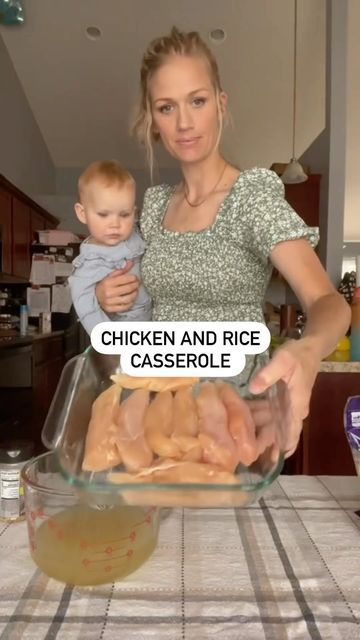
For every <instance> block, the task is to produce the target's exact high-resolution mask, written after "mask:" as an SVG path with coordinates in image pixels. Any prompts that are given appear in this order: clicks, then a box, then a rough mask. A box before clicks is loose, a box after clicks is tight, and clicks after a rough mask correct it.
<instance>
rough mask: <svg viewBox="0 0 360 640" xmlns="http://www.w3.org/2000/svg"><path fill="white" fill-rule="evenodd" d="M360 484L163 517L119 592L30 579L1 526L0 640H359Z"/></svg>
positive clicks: (334, 483)
mask: <svg viewBox="0 0 360 640" xmlns="http://www.w3.org/2000/svg"><path fill="white" fill-rule="evenodd" d="M359 509H360V479H358V478H355V477H353V478H345V477H307V476H280V478H279V479H278V481H277V482H275V483H274V485H273V486H272V487H270V488H269V489H268V492H267V493H266V494H265V497H264V498H263V499H261V500H260V502H259V503H257V504H256V505H253V506H251V507H248V508H246V509H235V510H233V509H226V510H220V509H209V510H199V509H185V510H184V511H182V510H180V509H179V510H172V511H166V512H164V514H163V518H162V523H161V528H160V537H159V544H158V547H157V549H156V551H155V553H154V554H153V556H152V557H151V559H150V560H148V561H147V563H146V564H145V565H143V567H141V568H140V569H138V571H136V572H135V573H133V574H132V575H130V576H128V577H127V578H126V579H124V580H123V581H122V582H118V583H115V584H109V585H104V586H101V587H92V588H90V587H88V588H80V587H72V586H65V585H63V584H61V583H58V582H56V581H55V580H52V579H50V578H47V577H46V576H45V575H44V574H43V573H41V572H40V571H39V570H37V569H36V567H35V565H34V564H33V562H32V560H31V558H30V556H29V553H28V548H27V537H26V535H27V534H26V525H25V523H24V522H21V523H14V524H10V525H9V524H4V523H2V524H0V639H1V640H4V639H6V640H15V639H16V640H18V639H22V638H24V639H30V638H31V639H34V640H41V639H46V640H54V639H58V640H75V639H81V640H110V639H116V640H145V639H150V638H151V639H154V640H155V639H156V640H163V639H166V640H206V639H208V638H209V639H215V638H216V640H242V639H244V640H263V639H265V640H295V639H296V640H306V639H307V638H310V639H311V640H318V639H319V638H321V639H330V638H331V639H334V640H335V639H336V640H355V639H356V640H359V638H360V517H359V516H358V515H356V513H355V512H356V511H357V510H359Z"/></svg>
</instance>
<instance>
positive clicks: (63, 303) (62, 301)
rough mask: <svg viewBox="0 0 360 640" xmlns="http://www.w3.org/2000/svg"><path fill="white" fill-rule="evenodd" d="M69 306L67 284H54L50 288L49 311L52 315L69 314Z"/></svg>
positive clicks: (70, 301) (69, 298) (70, 302)
mask: <svg viewBox="0 0 360 640" xmlns="http://www.w3.org/2000/svg"><path fill="white" fill-rule="evenodd" d="M71 305H72V300H71V293H70V287H69V286H68V284H67V283H66V284H54V285H53V286H52V299H51V311H52V312H53V313H69V311H70V309H71Z"/></svg>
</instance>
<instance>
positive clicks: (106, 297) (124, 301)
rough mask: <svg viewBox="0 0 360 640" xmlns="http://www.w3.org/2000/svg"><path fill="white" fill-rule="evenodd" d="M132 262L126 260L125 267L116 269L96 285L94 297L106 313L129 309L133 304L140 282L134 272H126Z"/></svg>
mask: <svg viewBox="0 0 360 640" xmlns="http://www.w3.org/2000/svg"><path fill="white" fill-rule="evenodd" d="M133 264H134V263H133V262H132V261H131V260H129V261H127V263H126V265H125V267H123V268H122V269H116V270H115V271H113V272H112V273H110V274H109V275H108V276H106V278H104V279H103V280H101V282H98V284H97V285H96V287H95V294H96V297H97V299H98V302H99V304H100V307H101V308H102V309H103V310H104V311H105V312H106V313H121V312H124V311H129V309H131V307H132V306H133V304H134V301H135V299H136V296H137V294H138V289H139V284H140V283H139V279H138V278H137V277H136V276H135V275H134V274H132V273H128V271H129V269H131V267H132V266H133Z"/></svg>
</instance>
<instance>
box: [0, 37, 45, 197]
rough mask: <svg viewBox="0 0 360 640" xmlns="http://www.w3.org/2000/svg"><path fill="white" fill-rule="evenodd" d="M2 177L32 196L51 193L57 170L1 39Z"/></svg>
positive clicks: (0, 145)
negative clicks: (32, 194) (33, 194)
mask: <svg viewBox="0 0 360 640" xmlns="http://www.w3.org/2000/svg"><path fill="white" fill-rule="evenodd" d="M0 82H1V97H0V124H1V138H0V173H2V174H3V175H4V176H5V177H6V178H7V179H8V180H10V182H12V183H13V184H15V185H16V186H17V187H19V188H20V189H22V190H23V191H25V192H26V193H28V194H31V193H51V192H53V191H54V189H55V169H54V165H53V162H52V160H51V157H50V154H49V152H48V149H47V147H46V145H45V142H44V140H43V137H42V135H41V133H40V129H39V127H38V125H37V123H36V120H35V118H34V116H33V114H32V111H31V109H30V107H29V104H28V101H27V99H26V96H25V94H24V91H23V89H22V86H21V84H20V82H19V79H18V77H17V75H16V72H15V70H14V67H13V64H12V62H11V60H10V57H9V54H8V52H7V49H6V48H5V46H4V43H3V40H2V38H1V35H0Z"/></svg>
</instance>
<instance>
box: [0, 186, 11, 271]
mask: <svg viewBox="0 0 360 640" xmlns="http://www.w3.org/2000/svg"><path fill="white" fill-rule="evenodd" d="M0 243H1V244H0V258H1V263H0V272H1V271H2V272H3V273H11V268H12V260H11V196H10V194H9V193H7V191H5V189H2V187H0Z"/></svg>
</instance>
